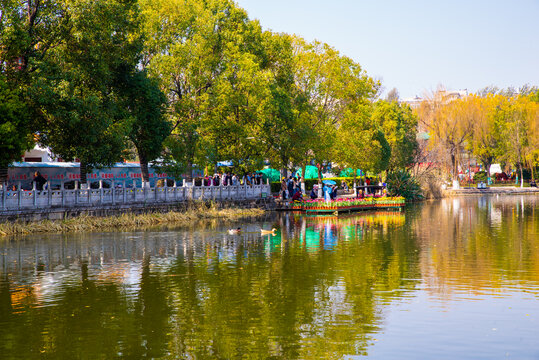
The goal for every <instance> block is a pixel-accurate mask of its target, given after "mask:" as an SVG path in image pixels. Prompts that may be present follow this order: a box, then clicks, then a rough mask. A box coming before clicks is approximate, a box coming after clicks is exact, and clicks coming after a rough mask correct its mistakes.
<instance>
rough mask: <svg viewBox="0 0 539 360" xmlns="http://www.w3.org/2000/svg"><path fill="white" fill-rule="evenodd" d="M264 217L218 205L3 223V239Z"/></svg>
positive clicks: (256, 211)
mask: <svg viewBox="0 0 539 360" xmlns="http://www.w3.org/2000/svg"><path fill="white" fill-rule="evenodd" d="M262 214H264V210H262V209H237V208H224V209H219V208H217V207H216V206H215V205H210V206H207V205H205V204H200V205H196V206H192V207H190V208H189V209H187V210H185V211H182V212H176V211H171V212H167V213H157V212H156V213H148V214H140V215H135V214H122V215H117V216H108V217H96V216H85V215H83V216H79V217H76V218H72V219H67V220H58V221H49V220H44V221H38V222H29V223H25V222H6V223H0V236H9V235H24V234H32V233H51V232H87V231H96V230H105V229H118V228H131V229H133V228H143V227H152V226H159V225H171V226H186V225H191V224H192V223H193V222H195V221H199V220H214V219H221V220H237V219H242V218H250V217H257V216H261V215H262Z"/></svg>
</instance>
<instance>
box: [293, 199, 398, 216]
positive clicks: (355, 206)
mask: <svg viewBox="0 0 539 360" xmlns="http://www.w3.org/2000/svg"><path fill="white" fill-rule="evenodd" d="M404 204H405V200H404V198H403V197H400V196H399V197H386V196H384V197H366V198H364V199H351V198H342V199H336V200H331V201H324V199H315V200H303V201H294V202H292V203H290V209H291V210H295V211H305V212H307V213H348V212H353V211H361V210H378V209H398V210H400V209H401V208H402V207H403V206H404Z"/></svg>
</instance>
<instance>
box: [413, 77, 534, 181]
mask: <svg viewBox="0 0 539 360" xmlns="http://www.w3.org/2000/svg"><path fill="white" fill-rule="evenodd" d="M446 95H447V93H446V92H445V91H443V90H438V91H436V92H434V93H433V94H431V96H429V98H428V99H426V100H425V101H423V102H422V103H421V105H420V106H419V108H418V109H417V114H418V117H419V119H420V128H422V129H423V130H424V131H427V132H428V133H429V135H430V137H431V138H430V140H429V142H430V144H429V148H430V150H431V151H432V153H436V154H439V156H438V157H437V161H439V162H440V163H442V164H443V163H445V164H447V165H448V168H449V169H450V173H451V176H452V178H453V180H457V177H458V166H459V165H464V164H463V155H464V154H471V156H472V157H473V158H475V159H477V160H478V162H479V163H481V164H483V165H484V168H485V169H486V171H487V172H488V171H489V170H490V166H491V165H492V164H493V163H502V164H504V165H506V166H512V167H513V168H514V169H517V170H518V172H519V175H520V179H523V177H524V176H523V172H524V169H528V170H529V171H530V173H531V178H532V179H534V178H535V171H534V169H535V168H536V167H537V166H538V165H539V90H538V89H537V88H534V87H529V86H524V87H522V88H521V89H520V90H519V91H516V90H514V89H511V88H509V89H506V90H499V89H497V88H495V87H488V88H485V89H483V90H480V91H478V92H477V94H472V95H469V96H466V97H463V98H459V99H448V98H447V96H446Z"/></svg>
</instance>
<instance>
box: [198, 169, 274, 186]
mask: <svg viewBox="0 0 539 360" xmlns="http://www.w3.org/2000/svg"><path fill="white" fill-rule="evenodd" d="M202 181H203V184H204V186H212V185H213V186H219V185H221V183H222V184H223V186H238V185H249V186H251V185H262V184H263V183H264V180H263V177H262V174H261V173H245V174H244V175H243V176H238V175H236V174H235V173H232V172H230V171H229V172H226V173H223V174H214V175H213V176H210V175H206V176H205V177H204V178H203V179H202Z"/></svg>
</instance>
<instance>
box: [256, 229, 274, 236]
mask: <svg viewBox="0 0 539 360" xmlns="http://www.w3.org/2000/svg"><path fill="white" fill-rule="evenodd" d="M276 231H277V229H275V228H273V229H271V230H264V229H260V233H261V234H262V235H269V234H271V235H275V232H276Z"/></svg>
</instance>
